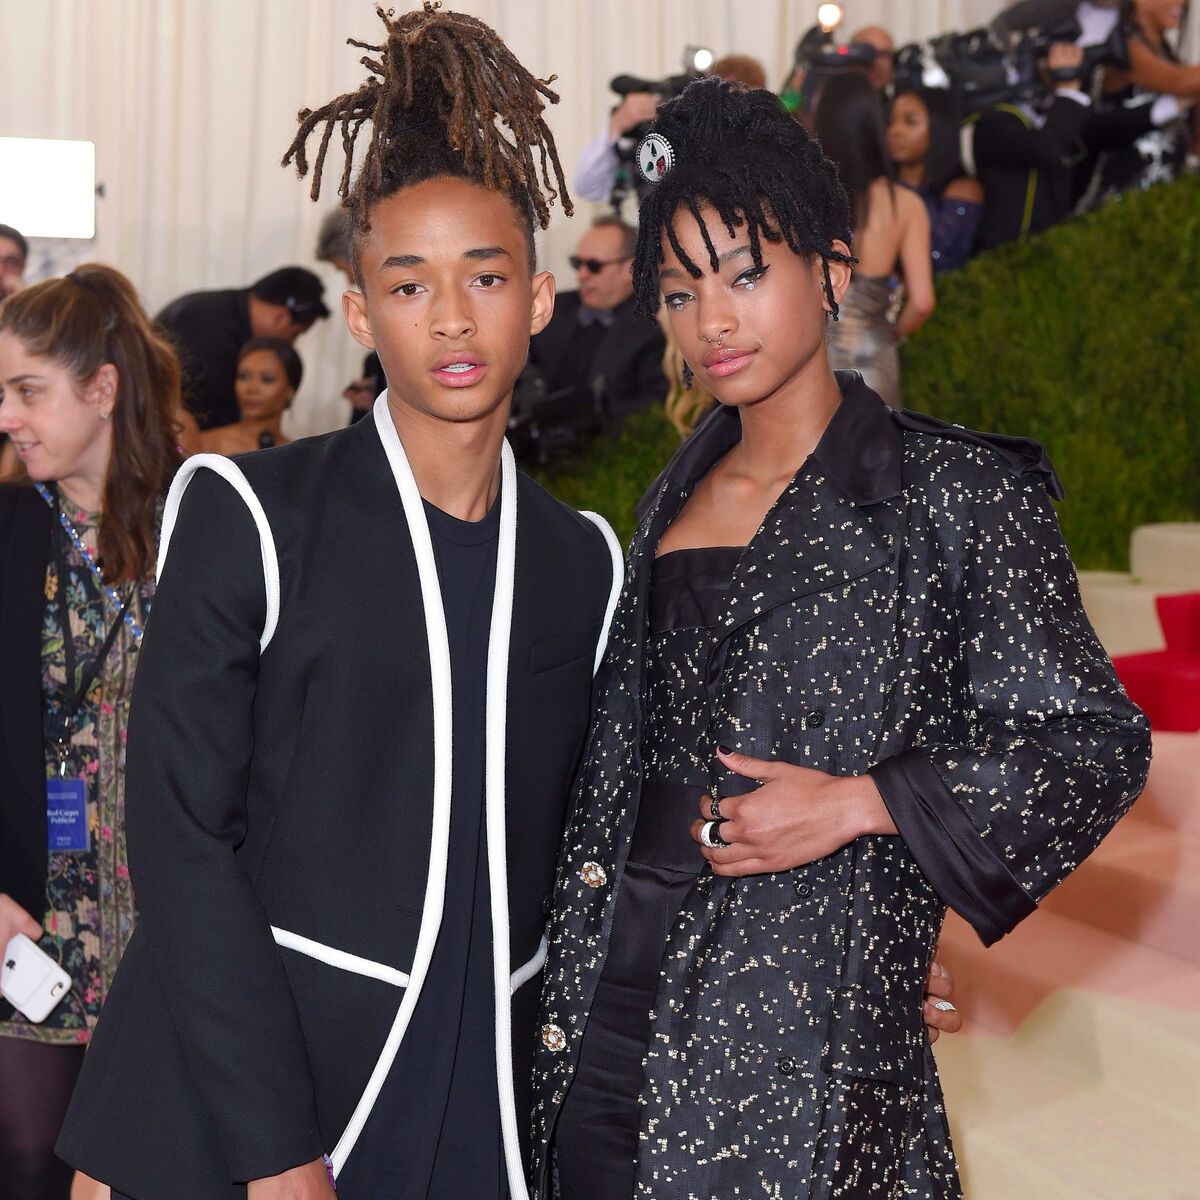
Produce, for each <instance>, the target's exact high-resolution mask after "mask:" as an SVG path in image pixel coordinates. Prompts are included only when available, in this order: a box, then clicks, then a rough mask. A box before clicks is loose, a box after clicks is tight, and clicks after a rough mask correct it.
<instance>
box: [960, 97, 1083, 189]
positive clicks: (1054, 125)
mask: <svg viewBox="0 0 1200 1200" xmlns="http://www.w3.org/2000/svg"><path fill="white" fill-rule="evenodd" d="M1090 114H1091V110H1090V109H1089V108H1088V107H1087V105H1084V104H1080V103H1079V102H1078V101H1076V100H1072V99H1070V98H1069V97H1066V96H1057V97H1055V99H1054V102H1053V103H1052V104H1051V105H1050V108H1049V109H1048V110H1047V113H1046V121H1045V124H1043V125H1042V126H1041V127H1040V128H1039V127H1037V126H1027V125H1025V124H1024V122H1022V120H1021V118H1020V117H1018V116H1016V115H1015V114H1013V113H1010V112H1006V111H1004V110H1003V109H989V110H988V111H987V112H985V113H984V114H983V116H982V117H980V118H979V124H978V126H977V128H976V132H975V161H976V162H977V163H978V165H979V166H980V167H1007V168H1009V169H1011V170H1020V171H1029V170H1032V169H1034V168H1035V167H1036V168H1039V169H1041V170H1045V171H1056V170H1060V169H1061V168H1063V167H1066V166H1069V165H1070V164H1071V162H1072V160H1073V159H1075V158H1078V157H1080V156H1081V155H1082V154H1083V149H1084V147H1083V142H1082V135H1083V129H1084V126H1085V125H1086V123H1087V120H1088V117H1089V116H1090Z"/></svg>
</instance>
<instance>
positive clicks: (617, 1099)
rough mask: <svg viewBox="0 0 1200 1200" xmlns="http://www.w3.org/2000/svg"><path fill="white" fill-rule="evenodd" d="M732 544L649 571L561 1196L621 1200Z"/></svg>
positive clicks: (564, 1118) (700, 778) (569, 1108)
mask: <svg viewBox="0 0 1200 1200" xmlns="http://www.w3.org/2000/svg"><path fill="white" fill-rule="evenodd" d="M741 553H742V550H741V547H736V546H735V547H727V546H716V547H708V548H705V549H699V550H676V551H673V552H672V553H670V554H664V555H663V556H662V557H661V558H659V559H656V560H655V562H654V565H653V569H652V572H651V576H650V605H649V608H650V613H649V626H650V628H649V640H648V644H647V648H646V649H647V652H646V699H645V710H646V721H645V732H644V733H643V737H642V763H643V776H642V796H641V803H640V805H639V808H638V818H637V825H636V827H635V829H634V834H633V844H632V846H631V848H630V852H629V862H628V863H627V865H626V867H625V873H624V875H623V876H622V879H621V886H620V891H619V893H618V895H617V903H616V911H615V913H614V915H613V929H612V939H611V941H610V943H609V952H608V958H607V960H606V961H605V964H604V971H603V973H602V975H601V977H600V983H599V985H598V987H597V989H596V998H595V1001H594V1003H593V1004H592V1011H591V1014H590V1016H589V1017H588V1023H587V1028H586V1030H585V1032H584V1036H583V1044H582V1046H581V1047H580V1056H579V1068H578V1070H577V1072H576V1074H575V1079H574V1082H573V1083H572V1084H571V1089H570V1091H569V1092H568V1093H567V1098H566V1101H565V1102H564V1104H563V1107H562V1111H561V1113H560V1114H559V1119H558V1128H557V1131H556V1135H555V1156H556V1161H557V1168H558V1180H559V1187H560V1194H561V1196H562V1200H631V1197H632V1196H633V1189H634V1166H635V1163H636V1159H637V1145H638V1128H639V1124H640V1120H641V1106H640V1105H639V1103H638V1097H639V1096H640V1095H641V1092H642V1084H643V1078H644V1068H643V1063H644V1060H645V1054H646V1046H647V1042H648V1041H649V1038H650V1013H651V1010H652V1009H653V1007H654V1004H655V1000H656V997H657V993H658V980H659V972H660V969H661V964H662V956H663V951H664V949H665V948H666V943H667V936H668V934H669V933H670V930H671V926H672V925H673V924H674V923H675V918H676V916H678V914H679V910H680V907H681V906H682V904H683V901H684V899H685V898H686V896H687V894H688V891H689V890H690V889H691V887H692V885H693V884H694V883H695V880H696V876H697V875H698V874H699V873H700V868H701V867H702V866H703V865H704V859H703V858H702V857H701V856H700V850H699V848H698V847H697V845H696V843H695V842H694V841H693V840H692V836H691V826H692V822H693V821H695V820H696V819H697V818H698V817H699V816H700V808H699V805H700V795H701V793H703V792H707V791H708V790H709V787H710V785H711V774H712V767H713V764H714V762H715V758H714V756H715V754H716V747H715V746H710V745H708V744H707V743H706V740H705V739H706V738H707V736H708V735H707V729H708V722H709V704H708V697H707V695H706V693H705V690H704V668H705V664H706V662H707V660H708V653H709V650H710V649H711V647H712V643H713V636H714V635H713V633H712V630H713V628H714V627H715V626H716V624H717V621H718V620H719V619H720V616H721V613H722V611H723V610H724V608H725V604H726V601H727V597H728V593H729V585H730V581H731V580H732V578H733V572H734V568H735V567H736V566H737V561H738V558H739V557H740V556H741Z"/></svg>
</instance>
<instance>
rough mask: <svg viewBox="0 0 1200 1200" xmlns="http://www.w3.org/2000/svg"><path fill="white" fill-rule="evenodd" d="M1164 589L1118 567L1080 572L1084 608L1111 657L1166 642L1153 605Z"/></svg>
mask: <svg viewBox="0 0 1200 1200" xmlns="http://www.w3.org/2000/svg"><path fill="white" fill-rule="evenodd" d="M1162 590H1163V589H1162V588H1160V587H1157V586H1156V585H1153V584H1147V583H1139V582H1138V581H1137V580H1135V579H1134V578H1133V577H1132V576H1129V575H1125V574H1123V573H1120V572H1117V571H1080V572H1079V593H1080V596H1081V597H1082V599H1083V609H1084V612H1086V613H1087V617H1088V620H1089V621H1091V623H1092V628H1093V629H1094V630H1095V631H1096V636H1097V637H1098V638H1099V639H1100V644H1101V645H1102V646H1103V647H1104V649H1105V650H1106V651H1107V652H1108V655H1109V657H1110V658H1112V657H1114V656H1116V655H1118V654H1144V653H1146V652H1147V651H1150V650H1161V649H1163V647H1164V646H1165V645H1166V642H1165V641H1164V640H1163V632H1162V626H1161V625H1159V622H1158V612H1157V610H1156V609H1155V607H1154V598H1155V597H1156V596H1158V595H1159V594H1160V593H1161V592H1162Z"/></svg>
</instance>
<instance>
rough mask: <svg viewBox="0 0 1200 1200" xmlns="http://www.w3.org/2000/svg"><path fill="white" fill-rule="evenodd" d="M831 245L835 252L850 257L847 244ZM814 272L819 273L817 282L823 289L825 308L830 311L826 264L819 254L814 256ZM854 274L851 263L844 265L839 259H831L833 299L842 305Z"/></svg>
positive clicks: (830, 270) (832, 243)
mask: <svg viewBox="0 0 1200 1200" xmlns="http://www.w3.org/2000/svg"><path fill="white" fill-rule="evenodd" d="M830 245H831V246H832V247H833V249H834V250H840V251H841V252H842V253H843V254H845V255H846V256H847V257H849V255H850V247H849V246H847V245H846V243H845V242H841V241H834V242H831V243H830ZM812 261H813V270H815V271H816V273H817V280H818V283H819V286H820V288H821V294H822V296H824V297H825V298H824V304H825V308H826V310H827V311H828V309H829V297H828V296H825V264H824V263H823V262H822V260H821V256H820V255H819V254H814V255H813V260H812ZM853 274H854V269H853V268H852V267H851V266H850V264H849V263H844V262H842V261H841V260H839V259H836V258H831V259H830V260H829V282H830V283H831V284H832V285H833V298H834V300H836V301H837V303H838V304H839V305H840V304H841V303H842V299H843V297H844V296H845V295H846V289H847V288H848V287H849V286H850V277H851V275H853Z"/></svg>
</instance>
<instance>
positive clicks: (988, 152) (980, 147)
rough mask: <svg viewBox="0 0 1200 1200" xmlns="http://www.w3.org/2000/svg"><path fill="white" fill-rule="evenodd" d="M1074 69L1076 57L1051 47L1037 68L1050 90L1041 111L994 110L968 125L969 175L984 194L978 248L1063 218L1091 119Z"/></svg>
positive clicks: (1079, 55)
mask: <svg viewBox="0 0 1200 1200" xmlns="http://www.w3.org/2000/svg"><path fill="white" fill-rule="evenodd" d="M1082 68H1083V50H1082V49H1081V48H1080V47H1078V46H1075V45H1072V44H1071V43H1069V42H1056V43H1055V44H1054V45H1053V46H1051V47H1050V51H1049V54H1048V56H1047V58H1046V61H1045V74H1046V75H1047V76H1048V81H1049V82H1050V84H1051V86H1052V88H1053V91H1052V93H1051V97H1050V101H1049V103H1048V104H1047V105H1046V106H1045V107H1044V108H1042V109H1041V110H1038V109H1035V108H1033V107H1032V106H1030V105H1028V104H997V105H995V106H994V107H993V108H989V109H987V110H986V111H984V112H983V113H982V114H980V116H979V118H978V119H977V121H976V122H975V124H974V127H973V157H974V161H975V176H976V178H977V179H978V180H979V182H980V184H981V185H982V186H983V191H984V200H983V216H982V218H981V220H980V223H979V238H978V244H977V248H978V249H980V250H990V249H992V248H993V247H995V246H1001V245H1003V244H1004V243H1005V242H1012V241H1016V240H1017V239H1018V238H1023V237H1027V236H1028V235H1029V234H1031V233H1040V232H1041V231H1042V230H1043V229H1049V228H1050V227H1051V226H1052V225H1057V224H1058V222H1059V221H1062V220H1063V219H1064V218H1065V217H1067V216H1069V215H1070V213H1071V209H1072V207H1073V206H1074V199H1075V196H1074V191H1075V188H1074V185H1075V168H1076V166H1077V165H1078V164H1079V163H1080V162H1081V161H1082V160H1083V158H1084V156H1085V154H1086V152H1087V146H1086V143H1085V140H1084V135H1085V130H1086V128H1087V124H1088V118H1089V116H1090V115H1091V113H1090V105H1091V101H1090V100H1089V98H1088V96H1087V95H1086V94H1085V93H1084V92H1083V91H1081V90H1080V86H1081V83H1082V77H1081V72H1082Z"/></svg>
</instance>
